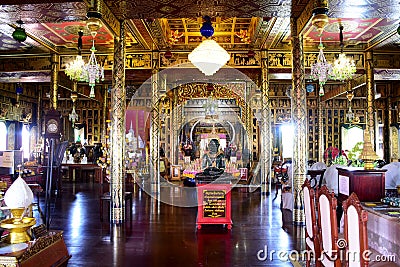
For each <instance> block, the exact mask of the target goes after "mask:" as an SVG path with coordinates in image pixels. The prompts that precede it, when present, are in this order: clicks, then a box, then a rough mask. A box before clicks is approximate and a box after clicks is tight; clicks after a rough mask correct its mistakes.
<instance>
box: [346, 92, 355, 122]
mask: <svg viewBox="0 0 400 267" xmlns="http://www.w3.org/2000/svg"><path fill="white" fill-rule="evenodd" d="M346 97H347V100H349V110H348V111H347V113H346V120H347V122H349V123H352V122H353V121H354V113H353V111H352V110H351V100H353V97H354V94H353V93H352V92H348V93H347V95H346Z"/></svg>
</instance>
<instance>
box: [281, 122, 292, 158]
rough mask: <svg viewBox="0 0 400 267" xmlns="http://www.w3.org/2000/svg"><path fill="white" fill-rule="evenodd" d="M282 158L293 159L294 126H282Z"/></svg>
mask: <svg viewBox="0 0 400 267" xmlns="http://www.w3.org/2000/svg"><path fill="white" fill-rule="evenodd" d="M281 133H282V158H283V159H287V158H293V140H294V129H293V125H292V124H282V126H281Z"/></svg>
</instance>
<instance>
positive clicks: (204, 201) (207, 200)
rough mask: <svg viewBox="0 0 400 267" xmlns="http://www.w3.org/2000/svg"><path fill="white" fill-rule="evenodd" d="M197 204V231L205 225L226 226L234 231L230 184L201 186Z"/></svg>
mask: <svg viewBox="0 0 400 267" xmlns="http://www.w3.org/2000/svg"><path fill="white" fill-rule="evenodd" d="M197 202H198V207H197V222H196V226H197V229H201V226H202V225H203V224H226V225H227V227H228V229H232V220H231V185H230V184H214V183H210V184H203V185H202V184H199V185H198V186H197Z"/></svg>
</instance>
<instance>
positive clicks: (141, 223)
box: [41, 183, 303, 267]
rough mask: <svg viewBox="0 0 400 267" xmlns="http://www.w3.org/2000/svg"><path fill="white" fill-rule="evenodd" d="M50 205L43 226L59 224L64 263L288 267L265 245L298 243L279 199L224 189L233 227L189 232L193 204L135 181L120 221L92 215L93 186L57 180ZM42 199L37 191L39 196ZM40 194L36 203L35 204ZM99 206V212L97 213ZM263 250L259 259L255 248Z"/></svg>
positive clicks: (282, 247) (96, 187)
mask: <svg viewBox="0 0 400 267" xmlns="http://www.w3.org/2000/svg"><path fill="white" fill-rule="evenodd" d="M62 188H63V189H62V194H61V195H60V196H59V197H58V198H57V199H56V201H55V203H54V205H52V206H51V221H50V228H51V229H57V230H63V231H64V238H65V242H66V245H67V247H68V251H69V253H70V254H71V255H72V258H71V259H70V261H69V264H68V266H174V267H179V266H185V267H189V266H197V267H198V266H218V267H221V266H292V265H291V263H290V262H284V261H281V260H279V259H278V255H277V253H275V254H273V258H272V260H271V259H270V258H269V257H270V256H269V254H270V253H271V251H272V250H275V251H279V250H282V251H288V250H291V249H294V248H296V249H301V248H300V246H301V245H300V244H302V243H303V242H302V241H301V236H302V234H303V232H302V229H301V228H297V227H293V226H291V225H289V226H287V228H283V227H282V213H281V210H280V209H279V205H280V197H278V198H276V199H275V200H274V199H273V197H274V193H273V194H272V195H271V196H264V195H262V194H261V193H260V191H259V190H257V191H255V192H253V193H246V192H241V191H240V190H238V189H233V190H232V221H233V228H232V230H228V229H226V228H224V227H223V226H222V225H205V226H203V228H202V229H201V230H196V214H197V208H195V207H190V208H185V207H176V206H173V205H169V204H164V203H161V202H159V201H157V200H156V199H154V198H152V197H150V196H149V195H148V194H146V193H145V192H144V191H143V190H142V189H141V188H140V187H138V186H137V185H135V186H133V187H132V188H131V190H132V192H133V208H132V213H133V218H132V221H130V220H129V216H128V217H127V221H126V223H125V225H124V226H122V227H115V226H112V225H110V223H109V220H108V216H107V215H106V214H105V216H104V217H105V220H104V221H103V222H101V221H100V215H99V192H100V188H99V184H93V183H64V184H63V187H62ZM42 200H43V197H42ZM42 200H41V205H43V202H42ZM105 212H106V211H105ZM265 248H267V249H268V257H267V259H263V257H264V256H265V254H264V253H261V252H260V250H265Z"/></svg>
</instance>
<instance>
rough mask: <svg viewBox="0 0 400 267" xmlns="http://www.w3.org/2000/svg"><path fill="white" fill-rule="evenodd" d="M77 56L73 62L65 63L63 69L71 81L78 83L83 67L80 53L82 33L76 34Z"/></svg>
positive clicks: (83, 63) (83, 62)
mask: <svg viewBox="0 0 400 267" xmlns="http://www.w3.org/2000/svg"><path fill="white" fill-rule="evenodd" d="M78 35H79V37H78V55H77V56H76V58H75V59H74V61H72V62H69V63H67V65H66V67H65V70H64V72H65V74H67V76H68V77H69V78H70V79H71V80H73V81H79V80H80V79H81V76H82V69H83V66H84V65H85V61H83V58H82V55H81V51H82V36H83V31H79V32H78Z"/></svg>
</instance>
